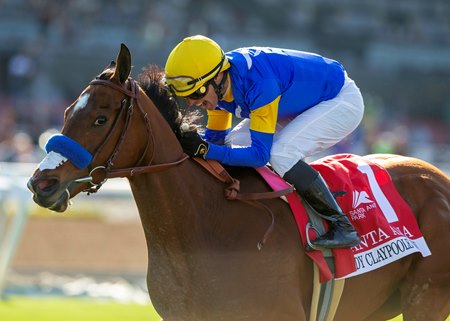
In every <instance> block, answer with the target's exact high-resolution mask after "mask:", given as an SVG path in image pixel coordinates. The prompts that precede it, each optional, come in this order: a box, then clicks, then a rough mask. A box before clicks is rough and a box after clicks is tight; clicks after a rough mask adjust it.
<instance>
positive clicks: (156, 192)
mask: <svg viewBox="0 0 450 321" xmlns="http://www.w3.org/2000/svg"><path fill="white" fill-rule="evenodd" d="M130 186H131V189H132V191H133V196H134V199H135V202H136V205H137V207H138V210H139V215H140V217H141V221H142V224H143V227H144V231H145V233H146V234H148V235H147V236H148V237H151V238H153V239H154V238H156V237H159V238H162V239H166V238H170V239H172V240H174V239H177V238H180V231H182V230H184V229H190V228H192V226H194V225H195V224H196V222H200V221H201V222H202V224H206V225H207V224H208V223H207V222H208V219H210V217H209V216H208V214H209V213H210V212H211V211H210V210H211V206H212V204H218V203H219V204H220V203H221V202H226V201H225V199H224V197H223V186H222V185H221V183H219V182H218V181H215V180H214V178H213V177H212V176H211V177H210V176H209V175H208V174H206V173H205V172H204V171H203V169H201V168H199V167H198V165H196V164H194V163H193V162H192V161H191V160H187V161H185V162H184V163H182V164H180V165H177V166H175V167H172V168H169V169H167V170H165V171H162V172H157V173H149V174H144V175H140V176H139V177H134V178H133V179H131V180H130ZM222 208H224V209H223V210H224V211H226V206H222ZM217 214H219V215H220V213H217Z"/></svg>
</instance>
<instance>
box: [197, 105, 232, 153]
mask: <svg viewBox="0 0 450 321" xmlns="http://www.w3.org/2000/svg"><path fill="white" fill-rule="evenodd" d="M231 120H232V114H231V113H230V112H228V111H226V110H208V123H207V124H206V130H205V134H204V136H203V138H204V139H205V140H206V141H208V142H210V143H213V144H219V145H223V143H224V140H225V136H226V135H227V134H228V133H229V132H230V129H231Z"/></svg>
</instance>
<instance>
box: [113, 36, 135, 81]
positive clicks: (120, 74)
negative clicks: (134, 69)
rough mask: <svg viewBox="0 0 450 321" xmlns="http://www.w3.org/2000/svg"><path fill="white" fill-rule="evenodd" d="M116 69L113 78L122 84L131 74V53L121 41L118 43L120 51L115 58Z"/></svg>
mask: <svg viewBox="0 0 450 321" xmlns="http://www.w3.org/2000/svg"><path fill="white" fill-rule="evenodd" d="M116 61H117V63H116V69H115V71H114V75H113V78H114V79H116V80H117V81H118V82H119V83H121V84H123V83H125V81H126V80H127V79H128V77H130V74H131V53H130V50H129V49H128V47H127V46H125V45H124V44H123V43H122V44H121V45H120V51H119V54H118V55H117V59H116Z"/></svg>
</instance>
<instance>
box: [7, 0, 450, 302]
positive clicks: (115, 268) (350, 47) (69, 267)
mask: <svg viewBox="0 0 450 321" xmlns="http://www.w3.org/2000/svg"><path fill="white" fill-rule="evenodd" d="M194 34H203V35H207V36H209V37H211V38H213V39H215V40H216V41H217V42H218V43H219V44H220V45H221V46H222V47H223V49H224V50H225V51H227V50H232V49H235V48H237V47H241V46H251V45H259V46H275V47H284V48H292V49H298V50H303V51H311V52H316V53H318V54H321V55H324V56H327V57H329V58H333V59H336V60H338V61H340V62H341V63H343V64H344V66H345V68H346V70H347V72H348V73H349V75H350V77H351V78H353V79H354V80H355V81H356V83H357V85H358V86H359V87H360V88H361V91H362V93H363V96H364V99H365V105H366V111H365V117H364V120H363V122H362V124H361V125H360V126H359V127H358V129H357V130H356V131H355V132H354V133H353V134H352V135H351V136H350V137H348V138H347V139H345V140H344V141H343V142H342V143H340V144H339V145H337V146H335V147H334V148H332V149H331V150H328V151H327V152H326V153H327V154H329V153H337V152H351V153H357V154H366V153H373V152H391V153H400V154H404V155H410V156H416V157H419V158H422V159H424V160H427V161H429V162H431V163H433V164H435V165H437V166H439V167H440V168H442V169H444V170H445V171H447V173H448V170H449V169H450V2H449V1H448V0H428V1H423V0H397V1H389V0H378V1H373V0H341V1H334V0H247V1H242V0H228V1H213V0H146V1H143V0H129V1H118V0H103V1H102V0H78V1H75V0H73V1H70V0H60V1H52V0H0V162H3V163H2V165H0V178H2V179H3V183H4V185H3V189H1V186H2V185H1V184H0V195H1V197H0V202H3V203H0V205H1V204H3V205H2V206H3V207H5V208H6V209H5V210H4V211H3V212H4V213H7V215H6V217H9V219H7V220H6V221H7V222H6V223H4V224H3V225H4V226H7V225H8V224H7V223H8V222H10V221H11V222H12V223H9V224H13V223H14V222H13V219H12V217H14V214H17V213H18V212H17V204H16V205H8V206H9V207H8V206H6V205H5V204H7V200H10V199H13V198H14V197H16V196H17V195H24V196H23V197H19V198H18V199H19V203H21V204H22V205H23V204H27V205H26V208H24V209H23V210H19V212H20V211H23V212H24V213H25V214H24V216H27V217H30V215H31V218H32V219H31V220H29V221H28V223H27V225H26V229H25V233H24V237H23V238H20V237H17V238H18V239H19V240H20V242H18V245H17V248H16V249H15V250H14V251H12V252H13V253H16V255H11V257H13V258H15V259H11V261H12V262H11V264H9V266H10V267H9V269H8V271H9V274H8V275H9V279H7V280H8V282H9V283H8V284H13V283H14V284H16V285H17V284H20V281H18V279H19V280H22V281H24V282H25V280H24V279H23V278H22V279H21V276H22V275H24V274H20V273H19V272H27V271H28V273H29V274H25V275H28V276H30V275H32V276H34V277H36V275H38V276H39V275H40V274H36V271H39V273H41V272H42V271H53V272H54V273H61V271H66V272H67V271H71V272H73V273H88V274H89V273H90V275H94V274H95V275H97V276H100V277H101V275H102V271H106V270H107V271H109V273H110V274H111V275H114V276H117V275H128V276H130V275H131V276H133V277H134V276H135V277H136V278H134V279H133V278H129V279H128V281H130V280H131V279H132V280H135V282H134V281H131V283H133V282H134V283H135V285H136V286H135V287H134V288H135V289H137V292H134V293H135V294H136V293H138V294H137V295H138V296H139V295H140V294H139V293H141V292H140V291H144V292H145V284H143V283H145V281H143V282H141V278H143V277H145V273H146V271H145V265H146V256H145V244H143V243H142V242H144V240H143V238H142V231H141V227H140V225H139V222H138V217H137V212H136V210H135V207H134V203H133V202H132V200H131V195H130V194H129V191H128V188H127V187H126V183H123V182H120V181H119V182H115V183H112V184H111V185H110V186H106V187H105V190H106V191H105V192H103V191H102V192H103V193H104V195H103V196H102V197H103V198H102V197H99V195H100V194H102V193H100V194H99V195H96V196H91V197H90V198H89V199H87V198H86V199H84V198H82V197H80V199H81V200H80V201H79V202H78V203H80V204H81V205H74V206H72V207H71V210H70V211H72V213H75V215H72V216H71V218H68V220H72V222H74V221H75V220H76V219H77V220H78V221H77V224H81V226H78V229H75V230H76V231H77V230H83V231H86V229H87V230H89V229H92V230H90V231H91V232H89V233H90V234H89V233H87V234H88V235H91V236H92V241H91V242H88V244H86V243H82V244H84V245H83V246H88V247H90V249H91V250H92V251H86V250H84V251H83V249H82V248H81V247H80V246H81V245H80V242H81V241H80V240H85V239H86V236H85V235H84V236H81V235H78V234H79V233H75V232H74V233H73V235H72V234H70V237H69V236H68V234H67V233H64V232H61V225H58V224H66V223H61V222H67V220H66V221H64V220H59V221H58V223H55V220H56V219H55V218H54V215H55V214H51V215H48V213H47V214H45V213H43V212H42V211H43V210H39V209H36V208H34V207H33V205H32V204H29V202H28V201H29V198H30V196H29V194H27V192H26V191H25V192H23V187H24V185H20V186H19V187H17V186H16V185H17V184H16V183H17V182H21V184H22V183H23V184H25V182H26V179H25V180H24V178H26V177H27V176H29V174H30V173H31V171H32V168H33V167H32V166H33V165H29V166H27V165H24V164H34V163H36V162H39V161H40V160H41V159H42V157H43V155H44V154H43V151H42V148H41V147H42V145H43V144H44V143H45V140H46V138H47V137H48V133H51V132H53V131H55V130H59V129H60V128H61V126H62V121H63V113H64V109H65V108H66V107H67V106H69V105H70V104H71V102H72V101H74V100H75V99H76V98H77V97H78V95H79V93H80V92H81V91H82V89H84V88H85V86H86V85H87V83H88V82H89V81H90V80H91V79H92V78H94V77H95V76H96V75H97V74H98V73H100V71H102V70H103V67H105V66H106V65H108V64H109V62H110V61H111V60H113V59H114V58H115V57H116V54H117V52H118V50H119V45H120V43H121V42H123V43H125V44H126V45H127V46H128V47H129V48H130V50H131V52H132V55H133V66H134V67H133V72H132V75H133V77H135V78H136V76H137V75H138V74H139V73H140V71H141V69H142V68H143V67H145V66H147V65H149V64H158V65H159V66H164V64H165V59H166V58H167V56H168V54H169V52H170V51H171V49H172V48H173V47H174V46H175V45H176V44H177V43H178V42H179V41H181V40H182V39H183V38H184V37H186V36H189V35H194ZM43 133H45V134H44V135H43ZM40 146H41V147H40ZM0 183H1V181H0ZM8 184H10V185H8ZM11 184H13V185H14V184H16V185H14V186H16V187H17V188H16V189H15V187H11V186H12V185H11ZM21 188H22V190H21ZM16 190H17V191H18V192H17V193H16V192H14V191H16ZM19 190H21V191H19ZM2 191H3V192H2ZM1 193H3V194H1ZM8 193H9V194H8ZM20 193H22V194H20ZM8 195H9V196H8ZM11 195H12V196H11ZM13 196H14V197H13ZM25 199H26V200H27V201H26V202H25V201H24V200H25ZM105 199H107V201H106V202H105ZM2 200H3V201H2ZM84 202H86V203H84ZM98 202H103V203H102V204H103V205H104V204H110V205H111V204H112V206H108V207H105V206H98V204H99V203H98ZM117 202H119V203H117ZM83 204H84V205H83ZM86 204H87V205H86ZM93 204H96V205H93ZM77 206H78V207H77ZM19 209H20V208H19ZM87 209H89V211H88V210H87ZM10 212H11V213H13V214H8V213H10ZM86 212H88V213H89V214H88V215H86ZM20 213H21V212H20ZM63 216H64V215H63ZM87 216H89V218H87ZM0 217H1V213H0ZM16 217H17V215H16ZM64 217H68V216H64ZM73 217H75V218H76V219H74V218H73ZM33 218H34V219H33ZM44 218H46V219H47V220H48V221H45V220H44ZM83 220H84V221H89V222H97V223H98V222H102V224H98V226H96V227H95V228H98V230H96V229H95V228H94V227H93V226H94V225H95V224H92V225H91V226H90V227H87V226H83V225H82V223H80V221H83ZM49 221H50V222H52V223H48V222H49ZM84 221H83V222H84ZM43 222H47V223H43ZM17 224H19V227H18V231H19V232H18V233H19V234H20V231H21V228H20V223H17ZM52 224H55V225H52ZM105 224H106V225H105ZM108 224H109V225H108ZM124 224H125V225H124ZM126 224H129V226H128V228H129V229H130V230H129V231H128V232H123V233H128V234H126V235H120V233H118V232H119V231H126V230H127V228H126V227H124V226H126ZM44 225H45V226H44ZM24 226H25V225H24ZM100 226H101V227H100ZM105 226H109V229H108V228H105ZM38 228H41V229H43V230H42V231H41V230H37V229H38ZM65 228H69V227H65ZM45 229H47V230H45ZM115 229H117V230H115ZM111 230H114V231H115V232H114V233H113V234H114V235H115V236H116V237H122V238H120V239H116V238H111V240H112V239H114V242H117V244H122V243H123V244H122V245H124V250H123V251H122V252H120V251H119V250H118V253H119V252H120V253H121V254H120V255H122V256H120V255H119V254H118V256H116V257H110V258H107V257H106V255H105V257H102V255H98V254H99V253H103V252H104V251H107V250H109V249H110V248H108V244H109V243H106V244H102V243H101V239H102V238H103V239H104V238H107V236H103V237H102V236H101V235H103V234H101V233H110V231H111ZM6 231H7V230H6V229H5V230H3V231H2V229H1V221H0V241H1V239H2V237H3V238H4V239H7V237H8V234H7V232H6ZM45 231H47V233H46V232H45ZM66 231H67V230H66ZM2 232H3V235H2ZM33 233H34V234H33ZM42 233H45V234H42ZM30 235H31V236H30ZM33 235H34V236H33ZM41 235H44V236H45V237H40V236H41ZM105 235H106V234H105ZM108 235H109V234H108ZM133 235H137V236H138V237H137V238H133V237H132V236H133ZM108 237H111V236H108ZM99 240H100V241H99ZM132 240H133V241H132ZM127 241H129V243H127ZM39 242H41V243H39ZM99 242H100V243H99ZM111 242H113V241H111ZM121 242H122V243H121ZM133 242H134V243H133ZM37 244H38V245H37ZM55 244H57V245H55ZM58 244H59V245H58ZM61 244H65V245H66V248H65V254H64V255H67V257H66V261H65V260H64V255H63V254H61V253H60V252H61V251H60V252H58V251H57V250H58V246H59V248H64V247H63V246H61ZM70 244H78V246H75V245H74V246H73V248H71V247H70ZM114 244H116V243H114ZM135 244H136V246H135V247H134V248H135V249H136V247H137V250H136V254H134V253H135V252H133V254H132V255H129V257H128V256H127V249H129V248H130V247H132V246H134V245H135ZM27 246H29V248H27ZM33 246H34V249H35V250H33ZM36 246H39V251H42V253H39V255H37V252H36ZM67 248H70V249H67ZM114 248H115V249H120V247H117V246H116V247H114ZM49 249H50V250H49ZM67 251H69V253H68V254H67ZM70 251H73V252H70ZM77 251H81V252H85V253H88V252H89V253H93V254H90V255H91V256H89V255H88V257H87V258H85V259H79V260H78V261H77V260H76V259H74V256H76V255H77V254H76V253H77ZM44 253H46V254H44ZM0 254H1V253H0ZM128 254H129V253H128ZM141 254H142V255H141ZM86 255H87V254H86ZM47 256H48V257H47ZM3 257H5V256H4V255H3ZM124 257H125V258H124ZM137 257H139V258H137ZM46 260H48V261H46ZM71 260H73V261H71ZM95 260H98V261H99V262H97V263H94V261H95ZM102 260H103V261H102ZM58 262H59V263H58ZM62 262H65V263H62ZM64 264H66V265H64ZM108 264H109V267H107V266H108ZM30 271H31V272H30ZM17 273H18V274H17ZM11 275H15V276H16V279H14V280H12V279H13V277H12V276H11ZM72 275H73V274H72ZM83 275H84V274H83ZM66 276H67V275H66ZM0 277H1V274H0ZM67 277H69V276H67ZM70 277H72V276H70ZM78 279H79V278H78ZM115 280H116V281H117V279H115ZM120 280H121V281H120V282H122V281H123V279H120ZM26 281H29V279H27V280H26ZM34 281H36V280H34ZM38 281H39V280H38ZM40 281H41V282H42V280H40ZM128 281H127V282H128ZM43 282H44V284H47V285H46V286H47V287H46V286H45V285H44V286H42V285H41V286H40V288H42V287H43V288H46V289H47V290H48V289H49V288H50V289H51V287H49V285H48V282H50V281H43ZM45 282H47V283H45ZM64 282H65V284H67V282H68V280H67V279H64V280H62V283H64ZM114 282H115V281H114ZM114 282H112V283H113V284H116V283H117V282H116V283H114ZM120 282H119V283H120ZM127 284H130V282H128V283H127ZM12 288H14V287H11V286H10V287H9V288H8V289H9V291H10V293H15V292H14V291H16V290H17V289H18V288H20V286H16V287H15V289H16V290H11V289H12ZM20 291H22V292H24V291H25V292H26V291H28V290H24V288H22V290H20ZM48 291H50V292H51V291H53V290H48ZM55 291H56V292H57V291H59V290H55ZM80 291H81V290H80ZM69 292H70V291H69ZM81 292H83V291H81ZM85 292H86V291H85ZM106 292H108V291H106ZM139 298H141V297H140V296H139Z"/></svg>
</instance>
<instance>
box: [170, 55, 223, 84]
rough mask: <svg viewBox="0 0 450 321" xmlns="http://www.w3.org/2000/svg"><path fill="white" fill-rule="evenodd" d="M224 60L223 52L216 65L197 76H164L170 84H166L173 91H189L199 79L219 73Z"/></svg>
mask: <svg viewBox="0 0 450 321" xmlns="http://www.w3.org/2000/svg"><path fill="white" fill-rule="evenodd" d="M224 61H225V55H224V54H223V55H222V59H221V60H220V62H219V63H218V64H217V66H215V67H214V68H213V69H212V70H210V71H209V72H207V73H206V74H204V75H203V76H201V77H198V78H193V77H191V76H174V77H168V76H166V82H167V80H169V82H170V84H168V85H167V86H168V87H169V88H170V90H171V91H174V92H175V93H183V92H186V91H189V90H191V89H192V88H194V87H195V84H197V83H198V82H199V81H202V80H203V79H205V78H207V77H209V76H210V75H212V74H217V73H219V71H220V69H221V68H222V65H223V62H224Z"/></svg>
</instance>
